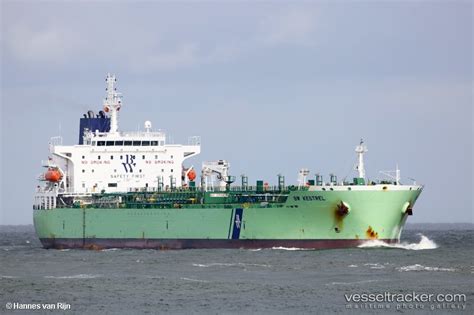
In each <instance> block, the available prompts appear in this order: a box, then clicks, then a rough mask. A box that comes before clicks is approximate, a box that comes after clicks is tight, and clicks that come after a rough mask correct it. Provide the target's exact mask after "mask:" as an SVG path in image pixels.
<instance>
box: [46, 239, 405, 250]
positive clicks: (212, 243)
mask: <svg viewBox="0 0 474 315" xmlns="http://www.w3.org/2000/svg"><path fill="white" fill-rule="evenodd" d="M40 241H41V243H42V245H43V247H44V248H46V249H89V250H102V249H111V248H124V249H158V250H174V249H219V248H221V249H264V248H274V249H278V248H282V249H286V248H288V249H294V248H295V249H315V250H316V249H337V248H353V247H358V246H360V245H362V244H363V243H365V242H367V240H350V239H346V240H227V239H225V240H208V239H86V240H83V239H66V238H62V239H55V238H42V239H40ZM380 241H383V242H385V243H387V244H395V243H398V239H384V240H380Z"/></svg>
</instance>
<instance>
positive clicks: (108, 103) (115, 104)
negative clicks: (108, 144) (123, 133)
mask: <svg viewBox="0 0 474 315" xmlns="http://www.w3.org/2000/svg"><path fill="white" fill-rule="evenodd" d="M105 81H106V82H107V89H106V91H107V97H106V98H105V100H104V111H105V112H107V113H109V114H110V133H117V132H118V111H119V110H120V107H121V106H122V95H121V93H118V92H117V89H116V88H115V82H117V79H116V78H115V75H111V74H110V73H108V74H107V78H106V79H105Z"/></svg>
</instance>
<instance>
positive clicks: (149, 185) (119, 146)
mask: <svg viewBox="0 0 474 315" xmlns="http://www.w3.org/2000/svg"><path fill="white" fill-rule="evenodd" d="M106 82H107V97H106V99H105V100H104V111H105V112H106V113H108V115H109V118H110V130H109V131H107V132H99V131H94V130H85V131H84V133H83V143H82V144H79V145H70V146H66V145H62V141H61V139H60V138H55V139H52V141H51V143H50V159H49V161H48V162H47V163H46V164H47V165H45V166H46V167H48V169H53V170H54V169H55V170H58V171H59V172H60V173H61V174H62V176H61V179H60V180H58V181H49V182H48V181H47V182H46V185H45V187H44V188H39V190H43V191H52V190H55V191H57V192H59V193H65V194H93V193H100V192H104V191H105V192H128V191H134V190H149V191H156V190H166V189H171V188H178V187H183V186H185V185H187V184H188V179H187V177H186V171H187V169H185V168H184V166H183V162H184V161H185V160H186V159H188V158H190V157H193V156H195V155H197V154H199V153H200V152H201V146H200V137H191V138H189V140H188V143H187V144H186V145H181V144H170V143H168V142H167V138H166V134H165V132H163V131H153V130H152V125H151V122H150V121H146V122H145V130H144V131H138V132H121V131H119V129H118V111H119V110H120V108H121V107H122V105H123V104H122V100H121V95H120V93H118V92H117V91H116V88H115V82H116V79H115V76H112V75H108V76H107V79H106ZM105 118H107V117H105Z"/></svg>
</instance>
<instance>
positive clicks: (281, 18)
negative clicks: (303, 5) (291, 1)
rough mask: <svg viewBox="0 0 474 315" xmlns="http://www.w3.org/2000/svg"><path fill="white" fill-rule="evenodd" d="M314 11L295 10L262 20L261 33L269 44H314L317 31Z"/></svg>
mask: <svg viewBox="0 0 474 315" xmlns="http://www.w3.org/2000/svg"><path fill="white" fill-rule="evenodd" d="M316 17H317V16H316V12H315V11H314V10H303V9H293V10H290V11H287V12H284V13H279V14H275V15H273V16H268V17H266V18H264V19H263V20H261V22H260V27H259V33H260V36H261V38H262V40H263V42H265V43H267V44H272V45H276V44H303V45H312V44H314V35H315V31H316V21H317V19H316Z"/></svg>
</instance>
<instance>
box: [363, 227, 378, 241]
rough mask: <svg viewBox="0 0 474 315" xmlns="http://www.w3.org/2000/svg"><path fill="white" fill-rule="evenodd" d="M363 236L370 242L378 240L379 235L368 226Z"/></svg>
mask: <svg viewBox="0 0 474 315" xmlns="http://www.w3.org/2000/svg"><path fill="white" fill-rule="evenodd" d="M365 235H366V236H367V238H369V239H371V240H376V239H378V238H379V233H377V232H375V230H374V229H373V228H372V227H371V226H370V225H369V227H368V228H367V231H365Z"/></svg>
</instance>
